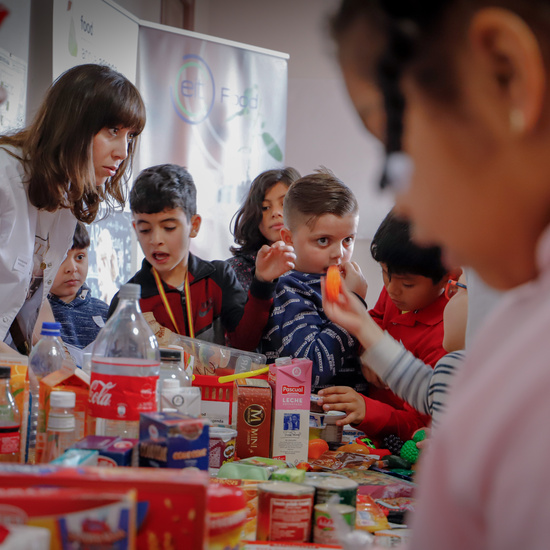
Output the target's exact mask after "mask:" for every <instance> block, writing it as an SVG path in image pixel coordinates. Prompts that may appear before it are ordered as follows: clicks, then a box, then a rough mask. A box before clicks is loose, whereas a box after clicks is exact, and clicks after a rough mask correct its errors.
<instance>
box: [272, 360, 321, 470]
mask: <svg viewBox="0 0 550 550" xmlns="http://www.w3.org/2000/svg"><path fill="white" fill-rule="evenodd" d="M311 367H312V362H311V361H310V360H309V359H292V360H291V359H290V358H283V359H278V360H277V362H276V363H274V364H272V365H270V366H269V377H268V381H269V384H270V386H271V389H272V391H273V401H272V403H273V413H272V417H271V418H272V420H271V421H272V425H271V457H272V458H278V459H281V460H286V461H287V462H290V463H292V464H298V463H299V462H305V461H307V450H308V440H309V407H310V403H309V401H310V396H311Z"/></svg>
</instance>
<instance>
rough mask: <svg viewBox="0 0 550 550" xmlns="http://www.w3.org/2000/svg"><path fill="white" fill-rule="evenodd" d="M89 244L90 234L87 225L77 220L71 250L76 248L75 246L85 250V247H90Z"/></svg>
mask: <svg viewBox="0 0 550 550" xmlns="http://www.w3.org/2000/svg"><path fill="white" fill-rule="evenodd" d="M89 246H90V235H89V234H88V231H87V229H86V226H85V225H84V224H83V223H82V222H77V223H76V228H75V230H74V235H73V246H72V247H71V250H74V249H75V248H77V249H79V250H83V249H84V248H88V247H89Z"/></svg>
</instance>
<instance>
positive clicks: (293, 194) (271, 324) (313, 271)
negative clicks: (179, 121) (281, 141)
mask: <svg viewBox="0 0 550 550" xmlns="http://www.w3.org/2000/svg"><path fill="white" fill-rule="evenodd" d="M283 217H284V224H285V225H284V227H283V228H282V229H281V236H282V238H283V240H284V242H285V243H287V244H288V245H292V246H293V247H294V251H295V254H296V262H295V263H296V267H295V269H294V270H293V271H292V272H290V273H288V274H286V275H284V276H283V277H281V278H280V279H279V282H278V284H277V290H276V293H275V298H274V302H273V309H272V312H271V315H270V318H269V321H268V324H267V326H266V328H265V332H264V337H263V339H262V342H261V351H262V352H263V353H265V355H266V357H267V360H268V362H273V361H275V359H277V358H278V357H284V356H290V357H305V358H308V359H311V360H312V362H313V375H312V391H316V390H319V389H321V388H325V387H328V386H332V385H335V384H342V385H348V386H350V387H352V388H355V389H356V390H357V391H365V390H366V389H367V383H366V380H365V379H364V378H363V376H362V375H361V369H360V362H359V357H358V350H359V348H358V343H357V340H356V339H355V338H354V337H353V336H352V335H351V334H350V333H349V332H348V331H346V330H345V329H343V328H342V327H340V326H338V325H336V324H335V323H333V322H332V321H331V320H330V319H329V318H328V317H327V316H326V314H325V312H324V310H323V304H322V295H321V278H322V277H324V275H325V273H326V271H327V269H328V267H329V266H331V265H337V266H339V268H340V270H341V273H342V276H343V277H344V278H345V280H346V284H347V287H348V289H350V290H351V291H352V292H355V293H356V294H357V295H358V296H360V297H361V298H362V299H364V298H365V296H366V292H367V283H366V281H365V278H364V277H363V274H362V273H361V270H360V269H359V266H358V265H357V264H355V263H353V262H351V256H352V254H353V248H354V245H355V237H356V234H357V224H358V222H359V214H358V205H357V200H356V198H355V196H354V195H353V193H352V191H351V190H350V189H349V188H348V187H347V186H346V185H344V184H343V183H342V182H341V181H340V180H339V179H338V178H336V177H335V176H334V174H332V173H331V172H330V171H328V170H326V169H321V170H318V171H317V172H315V173H314V174H310V175H308V176H304V177H302V178H300V179H298V180H297V181H295V182H294V183H293V184H292V185H291V186H290V188H289V189H288V192H287V194H286V196H285V200H284V206H283Z"/></svg>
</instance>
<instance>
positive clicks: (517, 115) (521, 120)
mask: <svg viewBox="0 0 550 550" xmlns="http://www.w3.org/2000/svg"><path fill="white" fill-rule="evenodd" d="M510 130H511V131H512V132H513V133H514V134H521V133H522V132H523V131H524V130H525V117H524V116H523V111H521V110H520V109H512V110H511V111H510Z"/></svg>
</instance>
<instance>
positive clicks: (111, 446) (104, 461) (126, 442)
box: [73, 435, 139, 468]
mask: <svg viewBox="0 0 550 550" xmlns="http://www.w3.org/2000/svg"><path fill="white" fill-rule="evenodd" d="M138 443H139V441H138V440H137V439H124V438H121V437H116V436H102V435H88V436H86V437H85V438H84V439H81V440H80V441H77V442H76V443H75V444H74V445H73V448H74V449H88V450H92V451H98V453H99V455H98V458H97V465H98V466H106V467H111V468H115V467H117V466H137V465H138Z"/></svg>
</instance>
